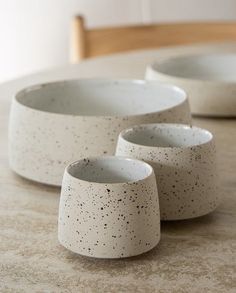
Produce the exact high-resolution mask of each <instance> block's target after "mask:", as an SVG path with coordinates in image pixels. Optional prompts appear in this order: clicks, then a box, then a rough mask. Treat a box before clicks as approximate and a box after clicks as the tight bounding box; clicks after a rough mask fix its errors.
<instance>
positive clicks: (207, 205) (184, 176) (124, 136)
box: [116, 124, 220, 220]
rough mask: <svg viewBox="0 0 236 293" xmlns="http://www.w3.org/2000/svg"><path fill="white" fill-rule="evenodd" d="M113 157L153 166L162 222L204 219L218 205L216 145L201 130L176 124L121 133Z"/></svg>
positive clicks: (153, 125)
mask: <svg viewBox="0 0 236 293" xmlns="http://www.w3.org/2000/svg"><path fill="white" fill-rule="evenodd" d="M116 154H117V155H119V156H122V155H123V156H126V157H132V158H137V159H141V160H144V161H146V162H148V163H149V164H150V165H152V167H153V169H154V172H155V174H156V181H157V187H158V192H159V198H160V210H161V219H162V220H179V219H189V218H194V217H198V216H201V215H205V214H207V213H209V212H211V211H213V210H214V209H215V208H216V207H217V206H218V204H219V203H220V196H219V193H218V188H217V187H218V182H217V168H216V156H215V143H214V139H213V136H212V134H211V133H210V132H208V131H206V130H204V129H200V128H197V127H190V126H186V125H176V124H146V125H140V126H135V127H133V128H130V129H127V130H124V131H122V132H121V134H120V136H119V140H118V145H117V150H116Z"/></svg>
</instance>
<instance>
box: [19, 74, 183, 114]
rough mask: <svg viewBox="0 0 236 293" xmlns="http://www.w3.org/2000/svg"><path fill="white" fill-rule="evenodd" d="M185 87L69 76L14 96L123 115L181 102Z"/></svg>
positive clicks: (44, 106) (45, 106)
mask: <svg viewBox="0 0 236 293" xmlns="http://www.w3.org/2000/svg"><path fill="white" fill-rule="evenodd" d="M185 99H186V94H185V92H184V91H182V90H180V89H179V88H177V87H174V86H167V85H162V84H158V83H157V82H146V81H132V80H126V81H125V80H123V81H122V80H120V81H115V80H91V79H87V80H86V79H84V80H83V79H82V80H71V81H64V82H56V83H51V84H45V85H41V86H35V87H31V88H29V89H26V90H23V91H21V92H20V93H19V94H18V95H17V96H16V100H17V101H18V102H19V103H20V104H23V105H24V106H27V107H30V108H33V109H37V110H41V111H45V112H51V113H59V114H65V115H66V114H67V115H82V116H90V115H93V116H126V115H137V114H144V113H151V112H158V111H162V110H165V109H169V108H172V107H174V106H176V105H178V104H181V103H182V102H183V101H184V100H185Z"/></svg>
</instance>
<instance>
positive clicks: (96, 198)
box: [58, 156, 160, 258]
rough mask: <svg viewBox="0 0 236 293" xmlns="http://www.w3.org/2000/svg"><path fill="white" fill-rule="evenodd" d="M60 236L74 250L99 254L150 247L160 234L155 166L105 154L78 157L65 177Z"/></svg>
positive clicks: (138, 251)
mask: <svg viewBox="0 0 236 293" xmlns="http://www.w3.org/2000/svg"><path fill="white" fill-rule="evenodd" d="M58 238H59V241H60V243H61V244H62V245H63V246H65V247H66V248H67V249H69V250H72V251H73V252H76V253H79V254H82V255H86V256H91V257H98V258H122V257H129V256H134V255H138V254H141V253H144V252H146V251H148V250H150V249H152V248H153V247H154V246H156V245H157V243H158V242H159V240H160V212H159V201H158V193H157V187H156V179H155V175H154V172H153V169H152V167H151V166H150V165H148V164H147V163H145V162H142V161H138V160H134V159H127V158H119V157H115V156H104V157H95V158H88V159H83V160H80V161H77V162H75V163H72V164H71V165H70V166H68V167H67V168H66V170H65V175H64V178H63V184H62V191H61V199H60V207H59V220H58Z"/></svg>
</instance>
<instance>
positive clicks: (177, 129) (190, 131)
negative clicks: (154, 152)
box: [121, 124, 212, 148]
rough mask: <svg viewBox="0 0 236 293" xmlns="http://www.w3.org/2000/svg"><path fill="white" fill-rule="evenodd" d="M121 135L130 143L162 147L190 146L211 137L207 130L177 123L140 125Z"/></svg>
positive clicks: (206, 140)
mask: <svg viewBox="0 0 236 293" xmlns="http://www.w3.org/2000/svg"><path fill="white" fill-rule="evenodd" d="M121 136H122V138H123V139H124V140H126V141H128V142H130V143H134V144H137V145H143V146H150V147H163V148H165V147H192V146H196V145H201V144H204V143H207V142H208V141H210V140H211V139H212V134H211V133H210V132H208V131H207V130H204V129H201V128H197V127H190V126H187V125H177V124H162V125H161V124H146V125H141V126H137V127H133V128H130V129H127V130H125V131H123V132H122V134H121Z"/></svg>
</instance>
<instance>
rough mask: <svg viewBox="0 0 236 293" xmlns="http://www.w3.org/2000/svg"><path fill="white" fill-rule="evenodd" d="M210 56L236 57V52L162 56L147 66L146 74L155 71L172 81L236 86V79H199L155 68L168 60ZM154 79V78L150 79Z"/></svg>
mask: <svg viewBox="0 0 236 293" xmlns="http://www.w3.org/2000/svg"><path fill="white" fill-rule="evenodd" d="M203 56H205V57H210V56H234V57H235V58H236V53H213V54H211V53H198V54H187V55H186V54H181V55H174V56H171V57H166V58H162V59H161V60H160V61H154V62H152V63H151V64H149V65H147V66H146V75H147V72H148V71H152V72H154V73H157V74H158V75H160V76H163V77H165V78H168V79H172V80H171V81H170V83H171V82H174V80H178V81H182V82H185V83H186V82H194V83H196V84H202V83H204V84H205V85H207V84H208V85H212V86H236V81H220V80H211V79H198V78H191V77H187V76H186V77H183V76H177V75H174V74H167V73H163V72H162V71H159V70H158V68H155V67H156V66H158V65H162V64H164V63H167V62H171V61H173V60H176V59H177V60H178V59H184V58H189V57H203ZM150 80H152V79H150Z"/></svg>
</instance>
